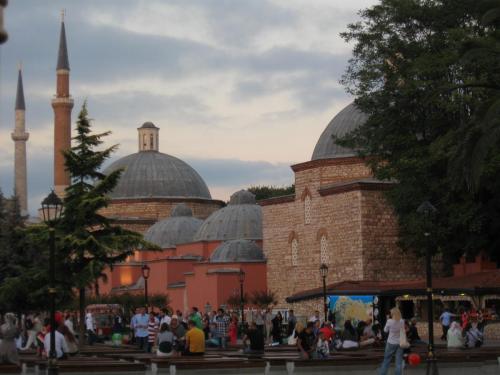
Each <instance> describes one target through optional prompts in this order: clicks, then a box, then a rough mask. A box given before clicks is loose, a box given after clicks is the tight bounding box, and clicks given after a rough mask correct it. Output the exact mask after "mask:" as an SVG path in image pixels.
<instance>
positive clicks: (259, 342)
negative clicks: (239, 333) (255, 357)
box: [243, 322, 264, 354]
mask: <svg viewBox="0 0 500 375" xmlns="http://www.w3.org/2000/svg"><path fill="white" fill-rule="evenodd" d="M247 343H248V344H247ZM243 345H244V346H245V347H244V349H243V352H244V353H246V354H262V353H264V335H263V333H262V332H261V331H260V330H259V329H257V324H255V322H252V323H250V327H249V329H248V331H247V333H246V334H245V336H244V337H243Z"/></svg>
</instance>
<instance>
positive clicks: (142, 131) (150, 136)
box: [137, 121, 160, 152]
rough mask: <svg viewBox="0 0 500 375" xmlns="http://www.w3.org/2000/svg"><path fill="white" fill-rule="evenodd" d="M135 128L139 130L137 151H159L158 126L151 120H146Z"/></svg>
mask: <svg viewBox="0 0 500 375" xmlns="http://www.w3.org/2000/svg"><path fill="white" fill-rule="evenodd" d="M137 130H138V131H139V152H142V151H159V149H160V148H159V144H158V143H159V141H160V138H159V132H160V128H157V127H156V126H155V124H153V123H152V122H151V121H147V122H145V123H144V124H142V126H141V127H140V128H138V129H137Z"/></svg>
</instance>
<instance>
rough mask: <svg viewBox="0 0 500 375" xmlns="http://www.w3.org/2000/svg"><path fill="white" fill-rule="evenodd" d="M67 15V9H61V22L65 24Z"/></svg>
mask: <svg viewBox="0 0 500 375" xmlns="http://www.w3.org/2000/svg"><path fill="white" fill-rule="evenodd" d="M65 15H66V9H64V8H62V9H61V22H64V16H65Z"/></svg>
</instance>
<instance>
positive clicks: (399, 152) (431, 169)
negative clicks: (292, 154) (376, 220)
mask: <svg viewBox="0 0 500 375" xmlns="http://www.w3.org/2000/svg"><path fill="white" fill-rule="evenodd" d="M496 7H498V1H496V2H492V1H485V0H482V1H476V0H460V1H451V0H446V1H437V0H428V1H421V0H407V1H399V0H382V1H381V2H380V3H379V4H378V5H375V6H373V7H371V8H369V9H365V10H363V11H361V12H360V14H361V16H362V21H361V22H358V23H356V24H351V25H349V26H348V30H347V31H346V32H345V33H343V34H342V36H343V37H344V39H345V40H346V41H348V42H354V50H353V58H352V59H351V61H350V64H349V67H348V68H347V71H346V73H345V75H344V77H343V83H344V84H345V86H346V87H347V89H348V91H349V92H350V93H352V94H353V95H355V96H356V97H357V99H356V103H357V105H358V106H359V107H360V108H361V110H363V111H364V112H365V113H367V114H368V115H369V119H368V121H367V122H366V123H365V124H364V125H363V126H361V127H360V128H359V129H358V130H356V131H354V132H353V133H351V134H349V135H348V136H346V137H345V138H343V139H341V140H338V142H339V143H340V144H342V145H345V146H350V147H355V148H357V149H358V150H359V153H360V155H361V156H367V155H370V158H368V159H367V161H368V163H369V164H370V166H371V167H372V170H373V172H374V175H375V176H376V177H377V178H379V179H383V180H394V181H397V182H398V183H397V184H396V185H395V186H394V188H393V189H392V190H391V191H390V192H389V193H388V194H387V195H388V199H389V201H390V202H391V203H392V205H393V207H394V209H395V211H396V213H397V215H398V218H399V223H400V245H401V246H402V247H403V248H404V249H411V250H414V251H417V252H419V251H421V250H422V249H423V248H424V246H425V244H424V239H423V236H422V228H423V225H424V223H423V219H422V217H420V216H419V215H417V213H416V212H415V211H416V208H417V207H418V206H419V204H420V203H421V202H422V201H423V200H430V201H431V202H432V203H433V204H434V205H435V206H436V207H437V208H438V210H439V213H438V215H437V216H436V218H435V221H434V223H433V231H432V239H433V241H434V243H435V245H436V246H435V248H437V249H439V250H440V251H441V253H442V254H443V256H444V259H445V261H446V262H447V263H453V262H454V261H456V260H457V258H458V257H459V256H461V255H462V254H463V253H469V254H475V253H477V252H479V251H482V250H485V251H487V252H488V253H489V254H490V255H491V256H492V257H493V258H495V257H496V259H498V251H497V248H498V245H499V244H500V197H499V194H498V191H500V190H499V188H500V160H499V156H498V155H499V154H500V134H499V123H498V120H499V116H498V115H499V106H498V104H497V103H498V100H499V89H500V59H499V39H498V37H499V31H498V24H499V22H498V21H499V18H498V12H494V11H492V9H494V8H496ZM495 14H496V16H495ZM485 17H486V18H487V20H488V24H486V23H485V21H484V19H485Z"/></svg>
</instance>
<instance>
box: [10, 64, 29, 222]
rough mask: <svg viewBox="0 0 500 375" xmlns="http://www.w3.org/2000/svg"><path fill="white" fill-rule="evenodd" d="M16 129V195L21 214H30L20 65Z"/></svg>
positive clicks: (14, 136) (20, 68) (14, 133)
mask: <svg viewBox="0 0 500 375" xmlns="http://www.w3.org/2000/svg"><path fill="white" fill-rule="evenodd" d="M15 112H16V117H15V127H14V131H13V132H12V134H11V137H12V140H13V141H14V194H15V195H16V196H17V199H18V200H19V205H20V208H21V214H22V215H27V214H28V178H27V176H28V174H27V170H26V169H27V168H26V141H27V140H28V138H29V136H30V135H29V133H26V105H25V103H24V89H23V75H22V65H21V63H19V65H18V75H17V93H16V105H15Z"/></svg>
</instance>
